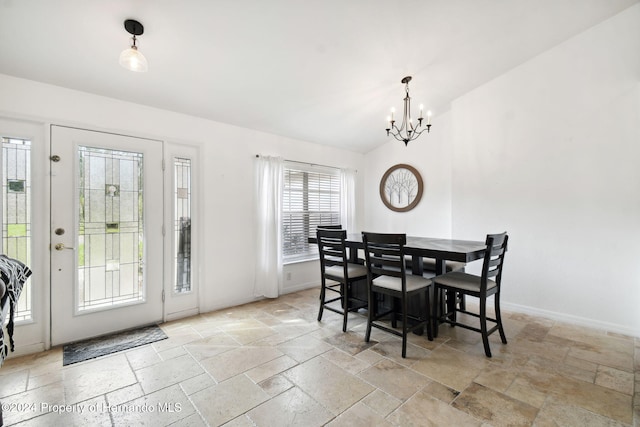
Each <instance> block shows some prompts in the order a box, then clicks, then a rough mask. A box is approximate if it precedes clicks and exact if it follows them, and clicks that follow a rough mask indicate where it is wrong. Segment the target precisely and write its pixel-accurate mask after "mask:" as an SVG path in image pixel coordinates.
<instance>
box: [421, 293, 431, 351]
mask: <svg viewBox="0 0 640 427" xmlns="http://www.w3.org/2000/svg"><path fill="white" fill-rule="evenodd" d="M423 298H424V299H425V302H426V304H425V311H426V315H427V317H426V319H427V338H428V339H429V341H433V332H432V324H433V322H432V321H431V320H432V319H431V301H430V298H429V288H427V289H426V290H425V292H424V296H423Z"/></svg>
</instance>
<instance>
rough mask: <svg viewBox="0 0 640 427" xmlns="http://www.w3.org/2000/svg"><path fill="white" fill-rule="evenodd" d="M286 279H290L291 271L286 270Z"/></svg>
mask: <svg viewBox="0 0 640 427" xmlns="http://www.w3.org/2000/svg"><path fill="white" fill-rule="evenodd" d="M287 280H291V272H290V271H287Z"/></svg>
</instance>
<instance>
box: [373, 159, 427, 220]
mask: <svg viewBox="0 0 640 427" xmlns="http://www.w3.org/2000/svg"><path fill="white" fill-rule="evenodd" d="M422 190H423V184H422V177H421V176H420V172H418V171H417V170H416V168H414V167H413V166H409V165H405V164H397V165H395V166H391V167H390V168H389V169H388V170H387V171H386V172H385V173H384V176H383V177H382V179H381V180H380V198H381V199H382V202H383V203H384V204H385V206H386V207H388V208H389V209H391V210H392V211H396V212H407V211H410V210H411V209H413V208H415V207H416V205H417V204H418V202H420V198H422Z"/></svg>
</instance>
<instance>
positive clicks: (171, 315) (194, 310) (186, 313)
mask: <svg viewBox="0 0 640 427" xmlns="http://www.w3.org/2000/svg"><path fill="white" fill-rule="evenodd" d="M199 312H200V311H199V310H198V309H197V308H192V309H190V310H183V311H176V312H175V313H168V314H167V315H166V316H165V317H166V318H165V322H171V321H172V320H178V319H184V318H185V317H191V316H195V315H196V314H198V313H199Z"/></svg>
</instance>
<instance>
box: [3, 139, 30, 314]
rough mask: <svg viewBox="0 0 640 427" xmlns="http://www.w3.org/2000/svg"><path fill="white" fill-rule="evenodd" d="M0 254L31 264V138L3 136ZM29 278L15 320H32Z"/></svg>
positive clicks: (19, 301)
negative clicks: (0, 250) (0, 238)
mask: <svg viewBox="0 0 640 427" xmlns="http://www.w3.org/2000/svg"><path fill="white" fill-rule="evenodd" d="M2 253H3V254H5V255H7V256H8V257H11V258H15V259H17V260H19V261H22V262H23V263H25V264H26V265H31V141H29V140H26V139H19V138H4V137H3V138H2ZM31 318H32V313H31V279H29V280H27V282H26V283H25V285H24V288H23V289H22V294H21V295H20V299H19V300H18V308H17V311H16V313H15V317H14V319H15V321H20V320H31Z"/></svg>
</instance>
